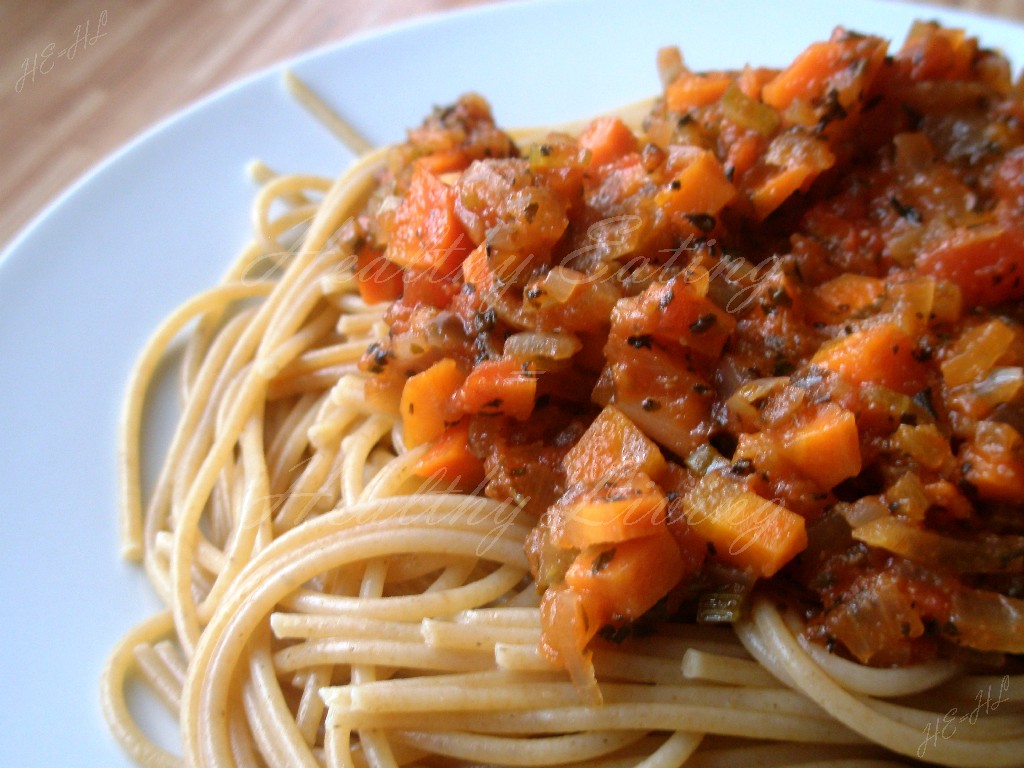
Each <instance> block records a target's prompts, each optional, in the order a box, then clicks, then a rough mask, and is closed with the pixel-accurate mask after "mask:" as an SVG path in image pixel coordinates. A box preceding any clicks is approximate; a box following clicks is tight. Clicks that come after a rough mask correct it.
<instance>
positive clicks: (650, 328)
mask: <svg viewBox="0 0 1024 768" xmlns="http://www.w3.org/2000/svg"><path fill="white" fill-rule="evenodd" d="M707 275H708V273H707V270H704V271H703V272H702V273H701V276H700V277H696V276H695V277H689V276H687V275H686V274H685V273H684V275H681V276H678V277H675V278H673V279H671V280H669V281H668V282H667V283H653V284H652V285H651V286H650V287H648V288H647V290H645V291H644V292H643V293H642V294H640V295H639V296H631V297H627V298H623V299H620V300H619V301H618V302H617V303H616V305H615V308H614V310H613V312H612V322H613V323H614V327H615V334H616V336H619V337H625V338H626V340H627V341H628V340H629V339H633V342H632V343H633V344H641V340H643V339H645V338H648V337H649V338H651V339H653V340H654V341H658V342H661V343H662V344H668V345H674V344H681V345H683V346H684V347H687V348H689V349H692V350H694V351H696V352H700V353H701V354H703V355H706V356H708V357H709V358H711V359H717V358H718V356H719V355H721V354H722V349H723V348H724V347H725V344H726V342H727V341H728V340H729V337H730V335H731V334H732V332H733V331H734V330H735V329H736V318H735V317H734V316H733V315H731V314H730V313H729V312H726V311H725V310H724V309H721V308H720V307H719V306H718V305H717V304H715V303H714V302H713V301H711V299H709V298H708V297H707V296H706V295H704V294H703V289H704V286H703V282H704V281H703V280H702V278H706V277H707Z"/></svg>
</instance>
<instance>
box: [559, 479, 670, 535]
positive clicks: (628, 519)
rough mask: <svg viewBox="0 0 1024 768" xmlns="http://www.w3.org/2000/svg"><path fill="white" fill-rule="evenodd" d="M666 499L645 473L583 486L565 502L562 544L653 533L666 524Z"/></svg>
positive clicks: (562, 511)
mask: <svg viewBox="0 0 1024 768" xmlns="http://www.w3.org/2000/svg"><path fill="white" fill-rule="evenodd" d="M666 504H667V501H666V499H665V494H664V493H662V491H661V489H660V488H658V486H657V485H655V484H654V482H653V481H652V480H651V479H650V478H649V477H648V476H647V475H645V474H643V473H642V472H637V473H635V474H633V475H630V476H629V477H628V478H625V479H623V480H618V481H606V483H604V484H602V485H601V486H599V487H597V488H593V489H586V490H583V491H582V492H581V493H580V494H579V495H578V496H576V497H575V498H572V499H571V500H570V501H568V502H567V503H566V504H565V505H564V506H560V507H558V509H559V512H560V514H561V535H560V536H559V537H558V543H559V545H560V546H563V547H567V548H575V549H585V548H586V547H589V546H591V545H593V544H613V543H615V542H618V541H627V540H628V539H635V538H639V537H641V536H649V535H651V533H653V532H654V531H656V530H657V529H659V528H663V527H664V525H665V508H666Z"/></svg>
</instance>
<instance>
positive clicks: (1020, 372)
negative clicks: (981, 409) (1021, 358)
mask: <svg viewBox="0 0 1024 768" xmlns="http://www.w3.org/2000/svg"><path fill="white" fill-rule="evenodd" d="M1022 387H1024V368H1019V367H1006V368H993V369H992V370H991V371H990V372H989V374H988V376H986V377H985V378H984V379H982V380H981V381H979V382H977V383H976V384H974V387H973V389H974V394H975V395H977V397H978V398H979V399H980V400H981V401H982V402H983V403H984V404H985V405H987V406H988V407H989V408H995V407H996V406H997V405H1001V404H1002V403H1008V402H1010V401H1011V400H1013V399H1014V398H1015V397H1016V396H1017V394H1018V393H1019V392H1020V391H1021V388H1022Z"/></svg>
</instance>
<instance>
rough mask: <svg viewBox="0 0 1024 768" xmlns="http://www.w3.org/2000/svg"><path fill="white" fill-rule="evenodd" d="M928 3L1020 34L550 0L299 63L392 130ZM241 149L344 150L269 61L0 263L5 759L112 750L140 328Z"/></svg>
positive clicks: (476, 14)
mask: <svg viewBox="0 0 1024 768" xmlns="http://www.w3.org/2000/svg"><path fill="white" fill-rule="evenodd" d="M768 8H770V9H771V11H770V12H768V11H767V10H766V9H768ZM921 16H927V17H929V18H940V19H944V20H946V21H947V22H948V23H950V24H954V25H957V24H958V25H961V26H966V27H967V28H968V29H969V30H970V31H972V32H973V33H975V34H978V35H979V36H980V37H981V39H982V41H983V42H984V43H985V44H987V45H991V46H996V47H1000V48H1002V49H1004V50H1006V51H1008V52H1009V53H1010V54H1011V55H1012V56H1015V57H1017V56H1019V54H1020V52H1021V51H1024V28H1021V27H1018V26H1014V25H1010V24H1006V23H1003V22H997V21H994V20H990V19H989V20H986V19H980V18H977V17H968V16H964V15H957V14H954V13H950V12H947V11H940V10H937V9H936V10H934V11H932V10H927V9H922V8H921V7H920V6H916V5H901V4H894V3H891V2H886V3H875V2H870V1H864V0H862V1H859V2H854V1H853V0H847V2H844V3H842V4H841V7H840V6H839V4H831V3H829V4H827V5H826V4H824V3H821V2H816V1H813V0H808V1H798V0H787V1H786V2H773V3H771V4H770V5H769V4H766V3H763V2H760V1H759V0H749V1H746V2H741V1H739V0H737V1H734V2H717V3H714V4H712V3H710V2H706V3H703V2H682V1H680V0H675V1H674V2H673V1H671V0H664V1H663V2H660V1H656V0H652V1H650V2H630V3H624V2H620V1H619V0H595V1H593V2H586V3H581V2H577V1H575V0H573V1H572V2H570V1H569V0H554V1H553V2H539V3H525V4H522V3H515V4H507V5H504V4H503V5H497V6H491V7H486V8H484V9H480V10H475V11H471V12H468V13H462V14H458V15H453V16H447V17H440V18H435V19H429V20H427V21H425V22H420V23H415V24H411V25H407V26H403V27H401V28H396V29H393V30H390V31H387V32H385V33H383V34H377V35H372V36H367V37H363V38H360V39H357V40H353V41H350V42H347V43H344V44H342V45H340V46H337V47H333V48H329V49H326V50H322V51H319V52H314V53H312V54H310V55H309V56H307V57H304V58H301V59H299V60H297V61H295V62H293V63H292V66H293V68H294V69H295V70H296V71H297V72H298V73H299V74H300V75H301V76H302V77H304V78H305V79H306V80H307V81H308V82H310V83H311V84H312V85H313V86H314V87H315V88H316V89H317V90H318V91H319V92H320V93H322V94H324V95H325V96H326V97H327V98H328V99H329V101H330V102H332V103H333V104H334V105H335V106H336V108H337V109H339V110H340V111H341V112H342V113H344V114H345V115H346V116H347V117H348V118H350V119H351V120H352V121H353V122H354V123H355V125H356V126H357V127H358V128H359V129H361V130H362V131H363V132H365V134H366V135H368V136H369V137H370V138H372V139H374V140H376V141H378V142H386V141H393V140H396V139H400V138H401V137H402V136H403V131H404V129H405V128H406V127H408V126H412V125H414V124H416V123H418V122H419V120H420V119H421V117H422V116H423V115H425V114H426V113H427V112H428V111H429V110H430V108H431V107H432V106H433V105H434V104H441V103H447V102H450V101H452V100H453V99H454V98H455V97H456V96H457V95H458V94H459V93H461V92H463V91H467V90H476V91H478V92H480V93H482V94H484V95H486V96H487V97H488V98H489V99H490V100H491V102H492V104H493V106H494V110H495V114H496V115H497V117H498V119H499V121H500V122H501V123H502V124H504V125H510V126H511V125H522V124H530V123H541V122H557V121H561V120H567V119H571V118H575V117H579V116H582V115H586V114H589V113H592V112H594V111H599V110H602V109H607V108H611V107H614V106H617V105H619V104H623V103H627V102H629V101H632V100H634V99H636V98H638V97H641V96H644V95H648V94H651V93H653V92H655V91H656V90H657V88H658V81H657V76H656V73H655V67H654V55H655V51H656V50H657V48H658V47H659V46H662V45H667V44H678V45H680V46H681V47H682V49H683V51H684V53H685V56H686V59H687V61H688V63H690V65H691V66H693V67H695V68H711V67H727V66H736V65H741V64H743V63H745V62H748V61H749V62H752V63H756V64H774V65H781V64H784V63H786V62H787V61H788V60H789V59H790V58H791V57H792V56H793V55H795V54H796V53H797V52H799V51H800V50H802V49H803V48H804V47H805V46H806V45H807V44H808V43H810V42H812V41H814V40H817V39H821V38H824V37H827V36H828V35H829V33H830V31H831V29H832V27H833V26H834V25H837V24H840V23H842V24H844V25H846V26H847V27H849V28H852V29H856V30H859V31H865V32H875V33H880V34H884V35H887V36H889V37H890V38H892V39H893V40H894V42H895V43H897V44H898V43H899V42H900V41H901V40H902V38H903V35H904V33H905V32H906V30H907V28H908V27H909V24H910V22H911V20H912V19H914V18H916V17H921ZM1018 61H1019V59H1018ZM253 158H260V159H263V160H264V161H265V162H267V163H268V164H269V165H270V166H272V167H275V168H278V169H281V170H285V171H314V172H320V173H325V174H333V173H335V172H337V171H338V170H340V169H341V168H342V167H343V166H344V165H345V163H346V162H348V160H349V159H350V157H349V154H348V153H347V152H346V151H345V150H344V149H343V148H342V147H341V146H339V145H338V143H337V142H336V141H335V140H334V139H333V138H332V137H331V136H329V135H328V134H327V132H326V131H325V130H324V129H322V128H321V127H320V126H319V125H318V124H316V123H315V122H314V121H313V120H312V119H311V118H309V117H308V116H307V114H306V113H305V112H304V111H303V110H302V109H301V108H300V107H298V106H297V105H296V104H295V103H294V102H293V101H292V100H291V99H290V98H289V97H288V96H287V94H286V93H285V90H284V88H283V86H282V85H281V79H280V72H279V70H272V71H268V72H265V73H263V74H261V75H258V76H256V77H255V78H251V79H249V80H246V81H244V82H242V83H240V84H238V85H236V86H234V87H232V88H229V89H227V90H225V91H223V92H221V93H219V94H217V95H216V96H214V97H212V98H210V99H208V100H206V101H204V102H202V103H200V104H199V105H197V106H196V107H194V108H192V109H190V110H187V111H186V112H184V113H182V114H180V115H178V116H177V117H175V118H174V119H172V120H170V121H168V122H166V123H164V124H162V125H160V126H158V127H157V128H155V129H154V130H152V131H151V132H149V133H148V134H147V135H146V136H144V137H143V138H142V139H140V140H138V141H136V142H134V143H133V144H131V145H130V146H128V147H127V148H125V149H124V150H123V151H121V152H119V153H117V154H116V155H114V156H113V157H111V158H110V159H109V160H108V161H107V162H105V163H104V164H103V165H102V166H100V167H99V168H98V169H96V170H95V171H93V172H92V173H90V174H89V175H88V176H87V177H85V178H84V179H83V180H82V181H80V182H79V183H78V184H76V185H75V186H74V187H73V188H72V189H70V190H69V191H68V192H67V193H66V194H65V195H63V196H62V197H61V198H60V199H59V200H58V201H57V202H56V203H55V204H54V205H52V206H51V207H50V208H49V209H48V210H46V211H45V212H44V213H43V214H42V215H41V216H40V217H39V218H37V219H36V220H35V222H34V223H33V224H32V225H31V226H30V227H28V228H27V229H26V230H25V231H24V232H23V233H22V235H21V236H20V237H19V238H18V239H17V240H16V241H15V242H14V243H13V244H12V245H11V247H10V248H9V249H8V250H7V252H6V253H5V254H4V256H3V260H2V261H0V468H2V471H3V482H2V484H0V499H2V501H0V514H2V522H3V525H2V528H0V570H2V573H0V595H2V597H0V601H2V604H0V617H2V621H3V624H4V629H3V631H2V633H0V660H2V661H0V670H2V671H0V675H2V677H0V722H2V723H3V726H2V729H0V730H2V735H0V763H2V764H3V765H17V766H31V765H38V766H53V765H102V766H116V765H122V764H125V762H126V761H125V758H124V757H123V756H122V755H121V753H120V752H119V750H118V748H117V746H116V745H115V744H114V742H113V740H112V739H111V738H110V736H109V735H108V734H107V731H106V728H105V726H104V723H103V721H102V718H101V716H100V713H99V707H98V704H97V700H98V698H97V679H98V673H99V670H100V667H101V665H102V663H103V660H104V658H105V657H106V655H107V652H108V650H109V649H110V647H111V646H112V645H113V644H114V642H115V641H116V640H117V638H118V637H119V636H120V635H121V634H122V633H124V632H125V631H126V630H127V629H128V628H129V627H131V626H132V625H133V624H134V623H135V622H136V621H138V620H140V619H142V618H143V617H144V616H145V615H147V613H148V612H150V611H153V610H155V609H156V607H157V605H156V600H155V598H154V597H153V595H152V593H151V592H150V590H149V587H148V585H147V584H146V583H145V581H144V579H143V577H142V576H141V574H140V572H139V571H138V570H137V569H135V568H134V567H130V566H128V565H125V564H124V563H122V562H120V561H119V560H118V558H117V539H116V530H115V465H114V437H115V424H116V422H117V417H118V409H119V402H120V399H121V395H122V391H123V386H124V382H125V377H126V375H127V372H128V370H129V368H130V365H131V363H132V360H133V358H134V356H135V355H136V353H137V351H138V350H139V348H140V346H141V345H142V343H143V341H144V339H145V338H146V336H147V335H148V333H149V331H150V330H151V329H152V328H153V327H154V326H155V325H156V323H157V322H158V321H159V320H160V319H161V318H162V317H163V316H164V315H165V314H166V313H167V312H169V311H170V310H171V309H172V308H173V307H174V306H175V305H177V304H178V303H179V302H180V301H182V300H183V299H185V298H186V297H187V296H189V295H190V294H191V293H193V292H195V291H197V290H199V289H201V288H203V287H205V286H208V285H209V284H211V283H212V282H214V281H215V280H216V279H217V278H218V276H219V275H220V274H221V271H222V270H223V269H224V268H225V267H226V265H227V264H228V262H229V260H230V259H231V258H232V257H233V255H234V254H235V253H236V252H237V251H238V249H239V248H240V247H241V246H242V245H243V244H244V243H245V241H246V239H247V237H248V206H249V202H250V198H251V196H252V193H253V188H252V186H251V185H250V183H249V182H248V181H247V179H246V177H245V175H244V171H243V169H244V167H245V164H246V162H247V161H249V160H251V159H253Z"/></svg>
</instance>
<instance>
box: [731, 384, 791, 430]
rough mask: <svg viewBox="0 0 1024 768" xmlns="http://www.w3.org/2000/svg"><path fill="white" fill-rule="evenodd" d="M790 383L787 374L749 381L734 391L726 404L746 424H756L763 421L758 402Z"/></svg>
mask: <svg viewBox="0 0 1024 768" xmlns="http://www.w3.org/2000/svg"><path fill="white" fill-rule="evenodd" d="M788 383H789V379H788V378H787V377H785V376H772V377H768V378H763V379H754V380H753V381H748V382H747V383H746V384H742V385H740V387H739V389H737V390H736V391H735V392H733V393H732V395H731V396H730V397H729V399H728V400H727V401H726V406H727V407H728V408H729V410H730V411H731V412H732V413H734V414H735V415H736V416H737V417H739V419H740V420H741V421H743V422H744V423H745V424H747V425H750V426H755V425H757V424H759V423H760V421H761V413H760V411H758V409H757V404H758V403H759V402H761V401H762V400H764V399H765V398H766V397H768V396H769V395H770V394H772V393H773V392H777V391H778V390H780V389H782V387H784V386H786V384H788Z"/></svg>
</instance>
